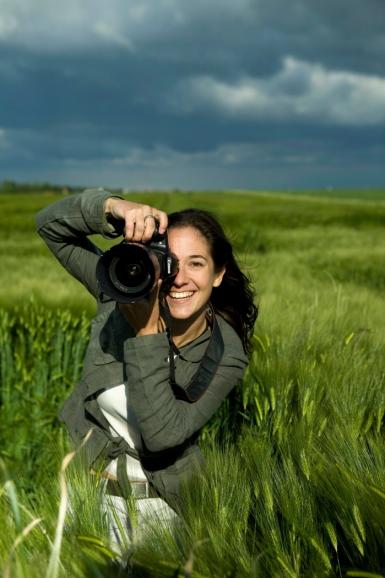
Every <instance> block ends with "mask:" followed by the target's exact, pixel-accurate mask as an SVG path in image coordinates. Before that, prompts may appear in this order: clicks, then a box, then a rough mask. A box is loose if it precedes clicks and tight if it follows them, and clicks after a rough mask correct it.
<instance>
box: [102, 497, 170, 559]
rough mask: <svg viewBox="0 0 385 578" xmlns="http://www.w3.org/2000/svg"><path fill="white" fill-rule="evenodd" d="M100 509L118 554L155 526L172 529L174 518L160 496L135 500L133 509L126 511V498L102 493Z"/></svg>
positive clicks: (125, 551)
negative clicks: (104, 516) (103, 513)
mask: <svg viewBox="0 0 385 578" xmlns="http://www.w3.org/2000/svg"><path fill="white" fill-rule="evenodd" d="M102 508H103V512H105V513H106V515H107V523H108V527H109V536H110V545H111V548H112V549H113V550H114V551H115V552H117V553H118V554H119V555H122V554H126V553H128V551H129V550H130V549H131V548H132V546H134V545H135V544H138V543H139V542H140V541H141V540H143V539H144V538H145V537H146V535H150V534H151V531H152V529H154V528H156V527H157V528H159V527H161V528H164V529H168V530H172V528H173V527H174V524H175V522H176V520H177V518H178V516H177V514H176V513H175V511H174V510H173V509H172V508H170V506H169V505H168V504H167V503H166V502H165V501H164V500H162V499H161V498H145V499H135V511H134V512H132V513H130V511H129V505H128V503H127V500H125V499H124V498H121V497H119V496H110V495H108V494H104V496H103V502H102ZM134 518H135V519H134Z"/></svg>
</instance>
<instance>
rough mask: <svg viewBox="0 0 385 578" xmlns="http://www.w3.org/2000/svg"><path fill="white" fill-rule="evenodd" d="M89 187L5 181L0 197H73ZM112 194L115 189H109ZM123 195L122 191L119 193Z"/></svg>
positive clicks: (1, 183)
mask: <svg viewBox="0 0 385 578" xmlns="http://www.w3.org/2000/svg"><path fill="white" fill-rule="evenodd" d="M85 188H87V187H70V186H68V185H53V184H52V183H48V182H41V183H39V182H38V183H17V182H15V181H11V180H4V181H1V182H0V195H1V194H7V195H9V194H18V193H20V194H22V193H24V194H25V193H56V194H62V195H72V194H74V193H80V192H81V191H83V190H84V189H85ZM108 190H109V191H111V192H112V190H113V189H111V188H109V189H108ZM117 193H119V194H121V193H122V190H119V191H117Z"/></svg>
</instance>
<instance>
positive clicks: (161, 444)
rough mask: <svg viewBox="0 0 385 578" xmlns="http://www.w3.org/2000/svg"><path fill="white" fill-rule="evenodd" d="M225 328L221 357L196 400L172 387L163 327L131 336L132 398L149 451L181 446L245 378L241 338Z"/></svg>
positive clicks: (127, 346) (128, 369)
mask: <svg viewBox="0 0 385 578" xmlns="http://www.w3.org/2000/svg"><path fill="white" fill-rule="evenodd" d="M221 325H222V327H223V325H224V324H221ZM222 334H223V338H224V342H225V352H224V355H223V358H222V361H221V363H220V365H219V367H218V370H217V372H216V374H215V376H214V378H213V380H212V381H211V383H210V385H209V387H208V388H207V390H206V392H205V393H204V394H203V395H202V397H201V398H200V399H199V400H198V401H196V402H195V403H188V402H185V401H182V400H177V399H176V398H175V396H174V393H173V391H172V389H171V387H170V384H169V364H168V361H167V357H168V340H167V336H166V335H165V334H164V333H160V334H156V335H146V336H143V337H136V338H133V339H127V340H126V342H125V365H126V372H127V381H128V384H129V387H128V402H129V403H130V405H131V406H132V408H133V409H134V412H135V415H136V418H137V421H138V426H139V429H140V431H141V434H142V437H143V440H144V443H145V445H146V447H147V448H148V449H149V450H150V451H154V452H155V451H161V450H164V449H167V448H171V447H174V446H177V445H179V444H181V443H183V442H184V441H185V440H186V439H188V438H189V437H191V436H192V435H193V434H194V433H195V432H197V431H198V430H200V429H201V428H202V427H203V426H204V425H205V424H206V423H207V422H208V420H209V419H210V418H211V416H212V415H213V414H214V413H215V411H216V410H217V409H218V407H219V406H220V404H221V403H222V401H223V400H224V399H225V398H226V397H227V395H228V394H229V392H230V391H231V389H232V388H233V387H234V386H235V385H236V383H238V382H239V380H240V379H241V378H242V375H243V371H244V369H245V367H246V364H247V358H246V356H245V354H244V352H243V348H242V344H241V342H240V340H239V338H238V336H237V335H236V334H235V332H233V331H232V330H231V329H230V328H228V330H225V331H222Z"/></svg>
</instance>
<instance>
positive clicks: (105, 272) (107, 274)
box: [96, 233, 178, 303]
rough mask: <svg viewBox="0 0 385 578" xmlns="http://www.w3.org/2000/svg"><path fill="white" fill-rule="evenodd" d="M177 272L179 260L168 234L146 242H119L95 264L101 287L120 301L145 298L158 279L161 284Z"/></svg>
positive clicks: (128, 301)
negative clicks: (171, 250) (171, 247)
mask: <svg viewBox="0 0 385 578" xmlns="http://www.w3.org/2000/svg"><path fill="white" fill-rule="evenodd" d="M177 272H178V260H177V259H176V257H175V256H174V255H173V254H172V253H171V252H170V250H169V247H168V242H167V234H164V235H160V234H159V233H155V234H154V235H153V237H152V239H151V241H149V242H148V243H146V244H142V243H131V242H128V241H122V242H121V243H119V245H115V246H114V247H112V248H111V249H109V250H108V251H106V252H105V253H104V254H103V255H102V256H101V257H100V258H99V261H98V264H97V267H96V277H97V280H98V282H99V288H100V290H101V291H102V292H103V293H104V294H105V295H107V296H108V297H110V298H111V299H114V300H115V301H118V302H119V303H134V302H135V301H139V300H140V299H143V298H145V297H146V296H147V295H148V294H149V293H150V292H151V290H152V289H153V287H154V286H155V284H156V283H157V281H158V280H159V279H162V280H163V285H164V284H165V283H166V284H167V282H170V283H171V282H172V278H173V277H174V276H175V275H176V274H177ZM163 285H162V288H163V289H164V286H163Z"/></svg>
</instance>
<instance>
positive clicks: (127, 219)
mask: <svg viewBox="0 0 385 578" xmlns="http://www.w3.org/2000/svg"><path fill="white" fill-rule="evenodd" d="M135 215H136V211H132V210H131V211H127V212H126V213H125V214H124V238H125V239H126V241H132V239H133V237H134V233H135V228H136V216H135Z"/></svg>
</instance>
